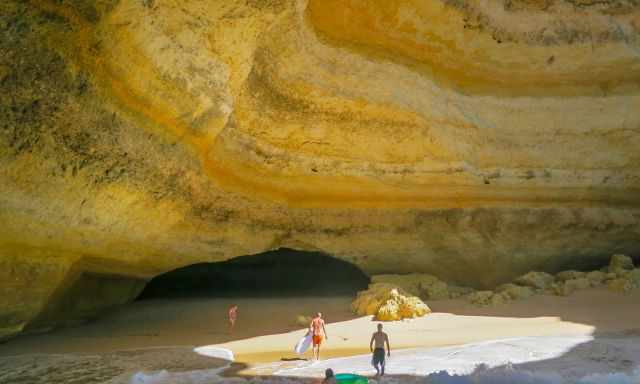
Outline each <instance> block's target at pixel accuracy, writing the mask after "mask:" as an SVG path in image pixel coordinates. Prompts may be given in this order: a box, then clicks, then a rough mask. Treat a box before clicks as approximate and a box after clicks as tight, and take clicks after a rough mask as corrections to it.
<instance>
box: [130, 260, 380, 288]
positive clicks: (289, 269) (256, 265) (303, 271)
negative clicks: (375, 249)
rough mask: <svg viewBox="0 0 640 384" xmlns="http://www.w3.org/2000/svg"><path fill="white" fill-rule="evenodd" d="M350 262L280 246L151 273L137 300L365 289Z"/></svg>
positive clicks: (364, 277)
mask: <svg viewBox="0 0 640 384" xmlns="http://www.w3.org/2000/svg"><path fill="white" fill-rule="evenodd" d="M369 281H370V279H369V277H368V276H367V275H365V273H364V272H362V270H360V269H359V268H358V267H356V266H355V265H353V264H351V263H349V262H347V261H344V260H340V259H337V258H335V257H332V256H329V255H327V254H324V253H320V252H307V251H298V250H294V249H288V248H280V249H277V250H274V251H268V252H263V253H259V254H255V255H248V256H240V257H236V258H233V259H230V260H227V261H222V262H215V263H198V264H192V265H189V266H186V267H182V268H178V269H175V270H173V271H169V272H166V273H164V274H161V275H158V276H156V277H154V278H153V279H152V280H151V281H149V282H148V283H147V285H146V287H145V288H144V290H143V291H142V292H141V294H140V295H139V296H138V298H137V300H148V299H164V298H192V297H196V298H234V297H301V296H315V297H331V296H345V295H355V293H356V292H358V291H361V290H365V289H367V286H368V284H369Z"/></svg>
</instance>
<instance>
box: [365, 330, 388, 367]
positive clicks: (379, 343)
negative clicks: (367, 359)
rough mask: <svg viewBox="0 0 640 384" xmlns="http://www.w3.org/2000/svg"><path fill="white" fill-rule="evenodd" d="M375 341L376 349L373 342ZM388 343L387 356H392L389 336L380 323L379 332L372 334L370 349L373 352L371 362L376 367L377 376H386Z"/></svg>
mask: <svg viewBox="0 0 640 384" xmlns="http://www.w3.org/2000/svg"><path fill="white" fill-rule="evenodd" d="M374 342H375V349H374V347H373V344H374ZM385 343H387V356H391V346H390V345H389V336H387V334H386V333H384V332H382V324H378V332H375V333H374V334H373V335H371V341H370V342H369V349H370V350H371V352H373V359H371V364H372V365H373V367H374V368H375V369H376V376H378V375H381V376H384V344H385Z"/></svg>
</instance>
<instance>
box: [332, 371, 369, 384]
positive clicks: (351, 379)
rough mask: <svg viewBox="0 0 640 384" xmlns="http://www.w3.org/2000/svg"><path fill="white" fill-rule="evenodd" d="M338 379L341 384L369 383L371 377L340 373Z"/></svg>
mask: <svg viewBox="0 0 640 384" xmlns="http://www.w3.org/2000/svg"><path fill="white" fill-rule="evenodd" d="M335 377H336V381H337V382H338V383H339V384H368V383H369V379H367V378H366V377H364V376H360V375H354V374H353V373H338V374H337V375H336V376H335Z"/></svg>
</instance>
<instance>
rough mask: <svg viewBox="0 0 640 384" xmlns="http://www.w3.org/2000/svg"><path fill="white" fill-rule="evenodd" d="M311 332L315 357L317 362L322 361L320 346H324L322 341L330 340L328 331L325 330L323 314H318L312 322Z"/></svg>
mask: <svg viewBox="0 0 640 384" xmlns="http://www.w3.org/2000/svg"><path fill="white" fill-rule="evenodd" d="M309 331H311V335H312V339H313V356H314V357H315V359H316V360H320V344H322V339H327V340H329V336H327V330H326V329H325V328H324V320H322V313H320V312H318V313H317V314H316V317H314V318H313V320H311V324H310V325H309Z"/></svg>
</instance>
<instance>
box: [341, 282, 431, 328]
mask: <svg viewBox="0 0 640 384" xmlns="http://www.w3.org/2000/svg"><path fill="white" fill-rule="evenodd" d="M351 308H352V309H353V310H354V312H355V313H357V314H358V315H373V316H375V318H376V319H377V320H381V321H393V320H401V319H405V318H414V317H421V316H424V315H426V314H428V313H430V312H431V309H429V307H428V306H427V305H426V304H425V303H423V302H422V300H420V298H419V297H417V296H412V295H411V294H409V293H408V292H406V291H404V290H403V289H402V288H400V287H398V286H396V285H393V284H388V283H374V284H371V285H370V286H369V289H367V290H366V291H362V292H358V297H357V298H356V300H355V301H354V302H353V303H352V304H351Z"/></svg>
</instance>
